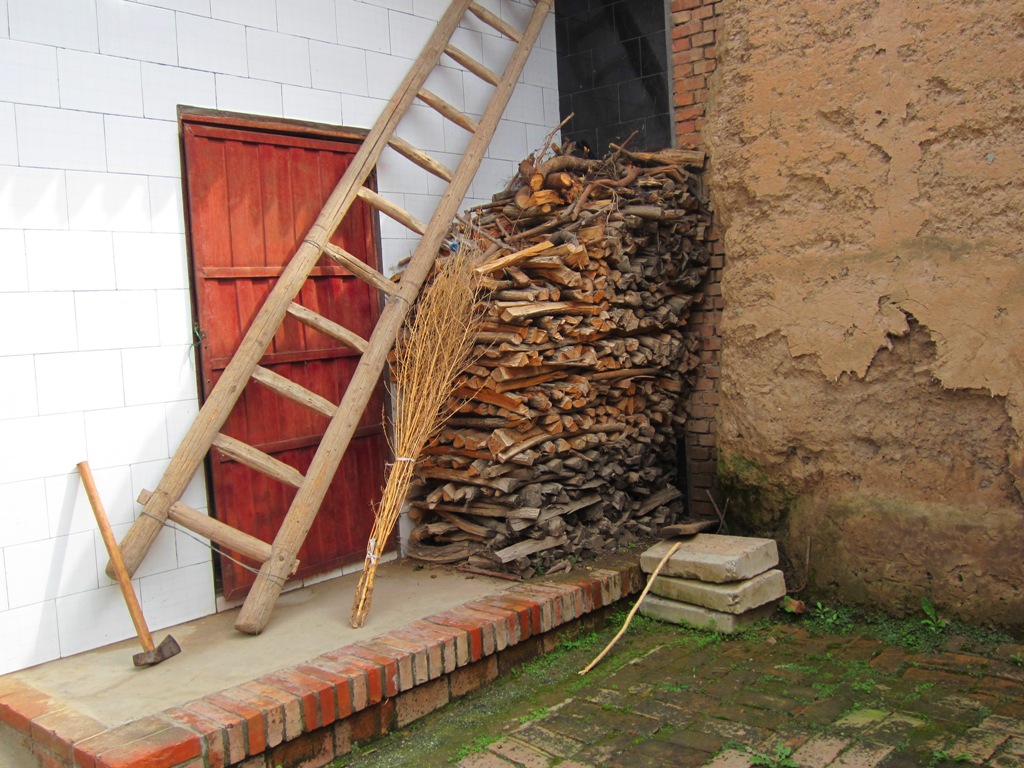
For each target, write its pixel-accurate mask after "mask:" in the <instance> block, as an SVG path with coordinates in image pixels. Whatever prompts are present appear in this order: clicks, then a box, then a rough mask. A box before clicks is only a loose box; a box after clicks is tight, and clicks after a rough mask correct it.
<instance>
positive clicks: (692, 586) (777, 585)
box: [651, 569, 786, 614]
mask: <svg viewBox="0 0 1024 768" xmlns="http://www.w3.org/2000/svg"><path fill="white" fill-rule="evenodd" d="M651 592H653V593H654V594H656V595H660V596H661V597H666V598H668V599H669V600H675V601H676V602H680V603H690V604H692V605H699V606H701V607H703V608H710V609H711V610H713V611H720V612H722V613H734V614H738V613H746V612H747V611H750V610H753V609H754V608H759V607H760V606H762V605H764V604H765V603H770V602H771V601H773V600H778V599H780V598H781V597H782V596H783V595H785V594H786V579H785V577H784V576H783V575H782V571H780V570H777V569H772V570H770V571H765V572H764V573H761V574H758V575H757V576H754V577H753V578H751V579H746V580H744V581H733V582H729V583H726V584H710V583H708V582H705V581H695V580H693V579H676V578H672V577H671V576H658V578H656V579H655V580H654V584H652V585H651Z"/></svg>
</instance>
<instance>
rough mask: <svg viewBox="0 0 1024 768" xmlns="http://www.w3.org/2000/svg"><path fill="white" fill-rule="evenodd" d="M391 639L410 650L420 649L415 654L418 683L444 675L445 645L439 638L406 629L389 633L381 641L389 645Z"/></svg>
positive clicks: (414, 662)
mask: <svg viewBox="0 0 1024 768" xmlns="http://www.w3.org/2000/svg"><path fill="white" fill-rule="evenodd" d="M389 638H394V639H395V640H397V641H400V642H402V643H404V644H405V645H406V646H407V647H409V648H416V649H418V650H416V651H415V653H414V654H413V666H414V668H415V674H416V679H417V681H419V680H421V679H422V681H423V682H426V681H427V680H435V679H437V678H438V677H440V676H441V675H443V674H444V643H443V642H442V641H441V640H440V639H439V638H437V637H430V636H429V635H426V634H425V633H423V632H417V631H414V630H411V629H406V628H404V627H403V628H401V629H395V630H392V631H391V632H388V633H387V634H386V635H384V636H383V637H381V638H380V640H381V642H383V643H387V642H390V640H389ZM453 668H454V667H453ZM417 684H418V683H417Z"/></svg>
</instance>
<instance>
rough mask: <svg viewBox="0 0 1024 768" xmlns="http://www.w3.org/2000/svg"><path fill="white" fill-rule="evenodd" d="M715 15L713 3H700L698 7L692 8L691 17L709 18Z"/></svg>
mask: <svg viewBox="0 0 1024 768" xmlns="http://www.w3.org/2000/svg"><path fill="white" fill-rule="evenodd" d="M714 15H715V7H714V6H713V5H702V6H701V7H700V8H695V9H694V10H693V18H695V19H710V18H711V17H712V16H714Z"/></svg>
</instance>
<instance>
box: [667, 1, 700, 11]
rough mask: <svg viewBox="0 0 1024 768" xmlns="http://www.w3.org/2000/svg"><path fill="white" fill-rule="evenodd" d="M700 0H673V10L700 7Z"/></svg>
mask: <svg viewBox="0 0 1024 768" xmlns="http://www.w3.org/2000/svg"><path fill="white" fill-rule="evenodd" d="M701 2H702V0H673V2H672V10H673V11H688V10H692V9H693V8H700V6H701Z"/></svg>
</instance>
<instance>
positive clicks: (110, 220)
mask: <svg viewBox="0 0 1024 768" xmlns="http://www.w3.org/2000/svg"><path fill="white" fill-rule="evenodd" d="M62 180H63V179H62ZM67 211H68V213H67V214H66V215H67V216H69V217H70V224H71V228H72V229H78V230H93V231H101V232H110V231H112V232H148V231H149V230H150V227H151V226H152V218H151V215H150V209H149V181H148V179H147V178H146V177H145V176H134V175H129V174H122V173H87V172H78V171H68V173H67ZM65 226H67V219H66V220H65Z"/></svg>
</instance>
